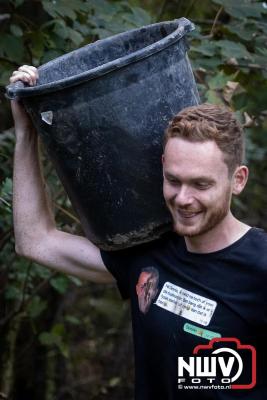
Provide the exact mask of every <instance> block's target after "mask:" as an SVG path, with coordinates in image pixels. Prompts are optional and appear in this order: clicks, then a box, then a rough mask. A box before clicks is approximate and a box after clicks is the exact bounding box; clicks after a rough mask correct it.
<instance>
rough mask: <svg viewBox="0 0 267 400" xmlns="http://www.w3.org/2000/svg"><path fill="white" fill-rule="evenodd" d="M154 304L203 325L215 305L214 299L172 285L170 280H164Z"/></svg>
mask: <svg viewBox="0 0 267 400" xmlns="http://www.w3.org/2000/svg"><path fill="white" fill-rule="evenodd" d="M155 304H156V305H157V306H159V307H161V308H164V309H165V310H167V311H170V312H172V313H174V314H177V315H179V316H181V317H183V318H186V319H189V320H190V321H193V322H197V323H198V324H200V325H204V326H207V325H208V324H209V323H210V320H211V317H212V315H213V313H214V311H215V308H216V306H217V303H216V301H214V300H210V299H208V298H206V297H203V296H200V295H198V294H196V293H193V292H190V291H189V290H186V289H183V288H181V287H180V286H176V285H173V284H172V283H170V282H165V284H164V286H163V288H162V290H161V292H160V294H159V296H158V298H157V301H156V303H155Z"/></svg>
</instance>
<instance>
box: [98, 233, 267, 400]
mask: <svg viewBox="0 0 267 400" xmlns="http://www.w3.org/2000/svg"><path fill="white" fill-rule="evenodd" d="M101 255H102V259H103V262H104V264H105V265H106V267H107V268H108V270H109V271H110V272H111V273H112V274H113V275H114V277H115V278H116V280H117V285H118V288H119V290H120V292H121V295H122V297H123V298H124V299H127V298H130V301H131V310H132V323H133V335H134V348H135V379H136V385H135V396H136V399H137V400H152V399H153V400H155V399H160V400H174V399H175V400H188V399H196V398H197V399H203V400H204V399H205V400H208V399H223V400H226V399H227V400H228V399H235V398H240V399H247V400H260V399H262V400H266V399H267V344H266V341H267V335H266V333H267V234H266V233H265V232H264V231H262V230H260V229H257V228H251V229H250V230H249V231H248V232H247V233H246V234H245V235H244V236H243V237H242V238H241V239H239V240H238V241H236V242H235V243H233V244H232V245H230V246H228V247H227V248H225V249H222V250H219V251H216V252H213V253H207V254H199V253H190V252H188V251H187V248H186V245H185V241H184V238H182V237H179V236H178V235H177V234H175V233H173V232H171V233H168V234H165V235H164V236H163V237H162V238H160V239H159V240H156V241H154V242H151V243H148V244H144V245H141V246H137V247H135V248H131V249H127V250H122V251H117V252H104V251H101ZM214 338H235V339H238V340H239V341H240V343H241V345H248V346H250V347H248V348H245V349H243V348H242V349H241V350H236V351H235V353H233V354H234V356H233V357H232V361H231V360H230V358H231V355H232V354H231V353H229V351H230V350H229V351H228V353H227V354H226V353H225V352H224V354H222V353H220V354H221V356H224V357H225V356H226V358H224V359H223V360H222V361H221V364H220V367H221V366H222V367H223V366H224V367H225V369H226V370H227V368H228V367H229V368H230V367H231V365H230V364H231V362H234V363H235V364H233V365H232V366H233V368H239V367H240V363H239V361H238V359H237V358H236V352H238V354H239V356H240V357H241V360H242V362H241V365H243V370H242V371H243V372H242V373H243V374H241V375H240V377H239V379H237V380H236V381H235V382H232V384H234V383H235V384H243V385H245V386H246V385H249V384H251V382H253V371H255V369H254V364H253V363H254V361H255V359H254V358H253V357H254V355H255V353H254V351H253V348H255V350H256V367H257V368H256V385H255V386H254V387H253V388H247V389H222V387H221V386H220V384H221V378H222V376H221V373H216V378H215V379H214V378H213V379H211V378H210V380H207V377H206V376H205V377H203V376H201V377H200V376H199V372H198V373H197V375H196V370H197V367H196V364H194V365H195V369H194V367H192V368H193V370H192V368H191V369H190V368H189V365H191V364H190V362H191V361H190V359H189V357H193V356H195V357H196V356H197V355H200V356H201V355H206V356H207V357H208V356H210V354H211V351H213V350H214V349H216V348H217V347H216V346H217V345H216V343H215V344H214V347H212V350H203V349H202V350H199V352H198V353H195V354H193V351H194V349H195V348H196V346H198V345H208V344H209V343H210V341H211V340H212V339H214ZM214 340H217V339H214ZM227 346H228V347H227ZM236 346H237V343H234V342H231V343H230V344H228V342H227V343H226V344H225V346H222V343H221V342H220V346H219V347H227V348H233V349H237V347H236ZM251 346H253V348H252V347H251ZM201 351H202V353H201ZM178 357H179V359H178ZM181 357H184V358H183V360H184V362H185V363H187V369H186V367H184V368H183V365H184V366H185V364H183V361H182V358H181ZM211 357H212V358H214V354H213V356H211ZM216 357H217V361H218V355H216ZM227 357H228V358H227ZM240 357H239V359H240ZM252 360H253V361H252ZM178 361H179V363H178ZM193 361H194V362H196V359H195V360H193ZM193 361H192V362H193ZM199 362H200V363H203V362H204V361H203V358H202V359H201V361H199ZM207 362H209V363H211V359H210V358H209V359H208V361H207ZM223 362H224V364H222V363H223ZM178 364H179V370H178ZM207 365H208V366H209V368H211V364H207ZM207 365H206V370H207V368H208V366H207ZM212 365H213V366H214V364H212ZM249 365H250V367H249ZM252 365H253V367H252ZM216 366H217V371H219V369H218V368H219V367H218V364H216ZM202 369H203V365H202ZM204 369H205V367H204ZM225 369H224V370H225ZM230 369H231V368H230ZM192 371H193V372H192ZM198 371H199V370H198ZM244 371H245V372H244ZM213 372H214V370H213ZM189 373H191V376H189ZM235 373H236V374H237V373H238V371H235ZM200 375H201V374H200ZM210 376H211V375H210ZM212 376H213V375H212ZM225 376H230V377H232V375H231V374H230V372H229V369H228V375H227V371H226V375H224V377H225ZM178 378H179V381H178ZM196 378H197V379H198V380H197V384H196V385H195V382H196V380H195V379H196ZM183 379H185V380H183ZM199 379H200V382H199ZM240 379H241V381H240ZM228 382H229V381H228ZM201 385H203V386H202V387H201ZM207 385H209V386H210V387H209V388H207ZM212 385H213V386H212ZM193 386H194V387H193ZM224 387H225V383H224Z"/></svg>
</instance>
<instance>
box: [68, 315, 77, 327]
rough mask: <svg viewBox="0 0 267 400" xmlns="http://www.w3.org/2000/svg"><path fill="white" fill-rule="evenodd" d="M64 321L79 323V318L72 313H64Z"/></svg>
mask: <svg viewBox="0 0 267 400" xmlns="http://www.w3.org/2000/svg"><path fill="white" fill-rule="evenodd" d="M65 321H66V322H69V323H70V324H72V325H80V324H81V320H79V319H78V318H76V317H74V316H73V315H66V317H65Z"/></svg>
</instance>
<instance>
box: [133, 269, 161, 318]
mask: <svg viewBox="0 0 267 400" xmlns="http://www.w3.org/2000/svg"><path fill="white" fill-rule="evenodd" d="M157 292H158V288H157V278H156V277H155V276H153V274H151V273H149V272H141V274H140V276H139V279H138V282H137V285H136V293H137V296H138V303H139V309H140V311H142V312H143V313H144V314H146V313H147V312H148V310H149V307H150V305H151V303H152V301H153V300H154V298H155V297H156V295H157Z"/></svg>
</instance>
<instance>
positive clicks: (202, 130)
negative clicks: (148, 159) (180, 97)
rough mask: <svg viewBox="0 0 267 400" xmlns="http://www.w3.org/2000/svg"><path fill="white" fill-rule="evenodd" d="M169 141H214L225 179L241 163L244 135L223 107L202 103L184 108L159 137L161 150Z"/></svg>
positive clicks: (227, 110) (231, 113)
mask: <svg viewBox="0 0 267 400" xmlns="http://www.w3.org/2000/svg"><path fill="white" fill-rule="evenodd" d="M171 138H182V139H185V140H188V141H191V142H205V141H207V140H214V141H215V142H216V144H217V146H218V147H219V149H220V150H221V151H222V152H223V154H224V162H225V164H226V165H227V167H228V171H229V176H231V175H232V174H233V173H234V170H235V168H236V167H237V166H239V165H241V164H242V163H243V161H244V152H245V142H244V132H243V129H242V126H241V125H240V124H239V122H238V121H237V119H236V118H235V116H234V114H233V112H231V111H230V110H229V109H227V108H226V107H222V106H218V105H213V104H208V103H203V104H200V105H197V106H193V107H187V108H185V109H184V110H182V111H180V112H179V113H178V114H177V115H176V116H175V117H174V118H173V119H172V120H171V121H170V123H169V126H168V128H167V129H166V131H165V134H164V138H163V148H164V149H165V146H166V144H167V142H168V140H169V139H171Z"/></svg>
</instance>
